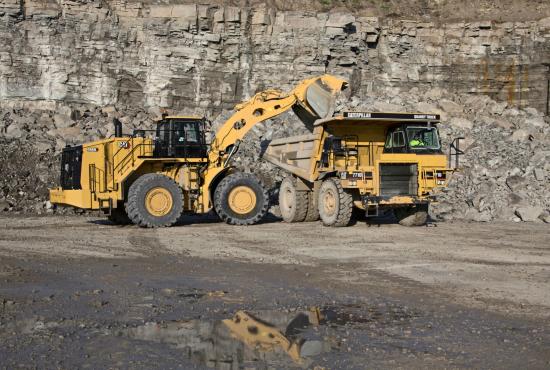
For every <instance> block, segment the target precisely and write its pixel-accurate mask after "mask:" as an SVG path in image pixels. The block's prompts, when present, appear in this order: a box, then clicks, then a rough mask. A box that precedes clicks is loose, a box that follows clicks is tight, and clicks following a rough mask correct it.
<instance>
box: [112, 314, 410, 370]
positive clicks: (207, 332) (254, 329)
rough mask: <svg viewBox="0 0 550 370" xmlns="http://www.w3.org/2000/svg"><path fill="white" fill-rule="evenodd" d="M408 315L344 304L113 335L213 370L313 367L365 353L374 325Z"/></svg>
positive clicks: (148, 326)
mask: <svg viewBox="0 0 550 370" xmlns="http://www.w3.org/2000/svg"><path fill="white" fill-rule="evenodd" d="M413 318H414V315H412V314H411V313H410V312H408V311H405V310H402V309H396V308H395V307H394V308H391V309H387V310H385V311H381V310H378V309H375V308H365V307H361V306H353V305H349V306H343V307H312V308H307V309H290V310H286V311H271V310H264V311H237V312H236V313H235V314H234V315H233V316H231V317H228V318H227V319H222V320H186V321H170V322H149V323H146V324H144V325H141V326H137V327H132V328H127V329H121V330H116V331H114V332H113V334H114V335H116V336H123V337H128V338H131V339H135V340H139V341H150V342H155V343H162V344H166V345H168V346H172V347H173V348H177V349H180V350H181V354H182V356H183V357H184V358H185V359H187V360H190V361H192V362H194V363H195V364H198V365H202V366H205V367H209V368H214V369H242V368H253V369H264V368H312V367H316V366H320V367H323V366H326V365H327V364H330V363H334V361H336V360H337V359H338V357H339V356H344V354H345V356H346V357H349V356H350V354H353V353H356V354H359V355H361V354H364V352H365V348H366V347H367V346H368V345H369V342H370V338H369V327H372V324H373V323H379V324H380V323H384V322H386V321H389V322H392V323H394V324H395V323H397V325H400V324H404V323H409V322H410V320H412V319H413Z"/></svg>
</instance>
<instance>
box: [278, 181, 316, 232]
mask: <svg viewBox="0 0 550 370" xmlns="http://www.w3.org/2000/svg"><path fill="white" fill-rule="evenodd" d="M308 202H309V197H308V192H307V191H298V190H297V189H296V179H295V178H294V177H291V176H289V177H285V178H284V180H283V181H282V182H281V186H280V188H279V208H280V210H281V216H282V217H283V221H285V222H302V221H304V220H305V219H306V214H307V210H308Z"/></svg>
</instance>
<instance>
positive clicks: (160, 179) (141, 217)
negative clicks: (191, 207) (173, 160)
mask: <svg viewBox="0 0 550 370" xmlns="http://www.w3.org/2000/svg"><path fill="white" fill-rule="evenodd" d="M182 211H183V192H182V190H181V188H180V187H179V185H178V184H176V182H175V181H174V180H172V179H171V178H169V177H167V176H164V175H161V174H158V173H148V174H146V175H143V176H141V177H140V178H138V179H137V180H136V181H135V182H134V183H133V184H132V185H131V186H130V189H129V190H128V201H127V202H126V212H127V213H128V217H129V218H130V220H132V222H133V223H134V224H136V225H138V226H141V227H166V226H172V225H173V224H175V223H176V221H177V220H178V218H179V217H180V216H181V213H182Z"/></svg>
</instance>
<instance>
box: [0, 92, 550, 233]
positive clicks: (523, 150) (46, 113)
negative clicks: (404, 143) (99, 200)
mask: <svg viewBox="0 0 550 370" xmlns="http://www.w3.org/2000/svg"><path fill="white" fill-rule="evenodd" d="M337 111H338V112H341V111H386V112H388V111H389V112H425V113H438V114H441V116H442V121H443V124H442V125H441V126H440V132H441V136H442V141H443V145H444V148H448V144H449V142H450V141H451V140H452V138H455V137H458V136H463V137H465V139H464V140H463V141H462V146H461V148H462V149H464V150H465V152H466V153H465V155H464V156H462V157H461V158H460V167H461V169H460V170H459V171H457V172H456V173H455V174H454V175H453V177H452V180H451V182H450V185H449V187H448V188H447V189H444V190H443V191H442V192H441V193H440V194H439V199H440V202H439V203H438V204H434V205H433V207H432V217H434V218H436V219H445V220H452V219H464V220H473V221H491V220H497V219H498V220H514V221H520V220H523V221H539V220H544V221H546V222H550V214H549V212H548V211H549V209H550V195H549V194H550V185H549V181H548V177H549V173H550V136H549V133H550V124H549V122H548V119H547V118H546V119H545V118H544V116H543V114H542V113H540V112H538V111H536V110H535V109H533V108H525V109H517V108H514V107H510V106H508V104H507V103H506V102H496V101H493V100H492V99H490V98H489V97H487V96H484V95H454V94H450V93H448V92H446V91H444V90H441V89H431V90H429V91H427V92H425V93H422V92H420V91H419V90H417V89H412V90H411V91H407V92H403V91H398V90H395V91H391V90H388V91H385V92H383V93H378V94H377V95H376V96H367V97H365V98H361V99H360V98H358V97H356V96H352V97H351V98H350V97H347V96H344V95H342V96H341V97H340V98H339V100H338V102H337ZM231 113H232V112H230V111H225V112H223V113H221V114H220V115H218V116H217V117H216V119H214V121H213V124H212V131H213V132H215V130H216V129H217V128H218V127H219V126H220V125H221V124H222V123H223V122H225V121H226V120H227V119H228V118H229V117H230V116H231ZM158 115H159V114H158V112H147V111H145V110H144V109H143V108H135V107H122V106H117V107H103V108H100V107H90V106H80V107H76V108H75V107H72V108H69V107H67V106H61V107H57V108H56V109H52V110H43V109H42V110H38V109H34V110H30V109H23V108H14V107H3V108H1V109H0V171H1V172H0V173H2V176H1V177H0V190H1V192H0V211H11V212H31V213H51V212H58V211H59V210H58V209H55V207H52V206H51V204H49V202H48V201H47V188H48V187H52V186H55V185H57V182H58V177H59V156H60V152H61V149H62V148H63V147H65V145H67V144H70V145H74V144H79V143H83V142H88V141H91V140H97V139H100V138H104V137H108V136H110V135H112V134H113V130H114V129H113V125H112V118H113V117H117V118H119V119H120V120H121V121H122V123H123V131H124V132H127V133H130V132H132V131H133V129H136V128H152V127H153V119H154V118H156V117H158ZM307 132H308V128H307V127H306V126H305V125H304V124H303V123H302V122H301V121H300V119H299V118H298V117H297V116H295V115H294V113H292V112H291V111H290V112H287V113H285V114H282V115H280V116H278V117H276V118H274V119H270V120H267V121H266V122H264V123H262V124H259V125H257V126H255V127H254V128H253V129H252V130H251V131H250V132H249V133H248V134H247V136H246V137H245V139H244V140H243V141H242V143H241V144H240V146H239V150H238V152H237V153H236V155H235V156H234V158H233V163H232V164H233V165H235V166H236V167H238V168H239V169H241V170H243V171H245V172H253V173H256V174H257V175H258V176H259V177H260V178H261V179H262V180H263V181H264V183H265V184H266V185H267V186H268V187H269V188H270V189H271V190H272V196H273V199H276V190H277V187H278V183H279V182H280V181H281V180H282V179H283V178H284V177H285V176H286V175H287V174H286V173H285V171H284V170H281V169H279V168H277V167H275V166H273V165H272V164H271V163H269V162H267V161H265V160H263V159H262V154H263V152H264V151H265V148H266V147H267V145H268V144H269V142H270V141H271V140H273V139H278V138H284V137H288V136H294V135H301V134H304V133H307Z"/></svg>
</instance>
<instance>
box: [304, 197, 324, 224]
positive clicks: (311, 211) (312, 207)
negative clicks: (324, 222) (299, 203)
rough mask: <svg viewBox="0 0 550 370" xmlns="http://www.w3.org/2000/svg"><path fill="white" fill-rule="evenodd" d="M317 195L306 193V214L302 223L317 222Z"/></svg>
mask: <svg viewBox="0 0 550 370" xmlns="http://www.w3.org/2000/svg"><path fill="white" fill-rule="evenodd" d="M316 196H317V194H316V193H315V192H313V191H308V192H307V212H306V218H305V219H304V222H314V221H319V218H320V217H321V216H319V208H318V207H317V204H316V202H315V197H316Z"/></svg>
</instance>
